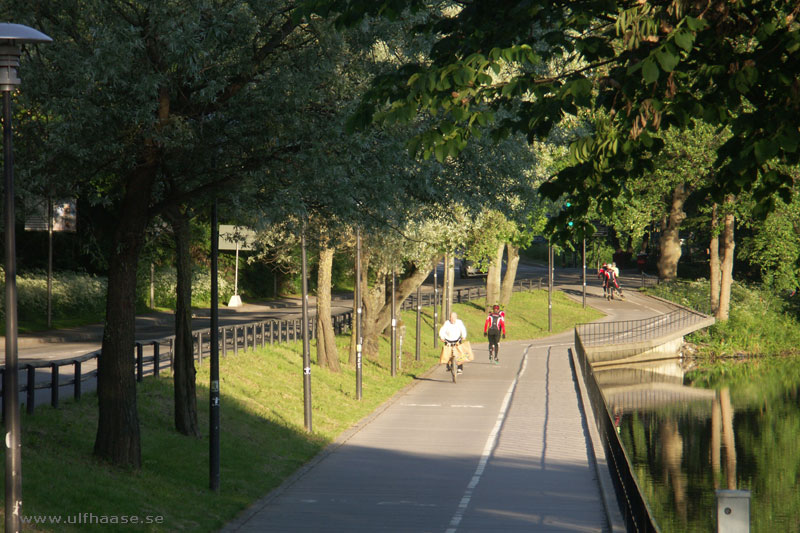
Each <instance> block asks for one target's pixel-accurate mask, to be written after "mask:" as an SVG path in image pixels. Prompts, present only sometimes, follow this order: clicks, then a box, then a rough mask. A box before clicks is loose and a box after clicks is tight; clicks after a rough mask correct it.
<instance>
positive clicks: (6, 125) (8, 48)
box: [0, 23, 52, 532]
mask: <svg viewBox="0 0 800 533" xmlns="http://www.w3.org/2000/svg"><path fill="white" fill-rule="evenodd" d="M51 41H52V39H51V38H50V37H48V36H47V35H45V34H44V33H41V32H39V31H37V30H34V29H33V28H29V27H28V26H23V25H21V24H7V23H3V24H0V91H2V92H3V176H4V185H5V204H4V205H5V225H6V246H5V268H6V299H5V305H6V365H5V371H4V372H3V415H4V416H5V425H6V438H5V443H6V450H5V454H6V472H5V491H6V492H5V530H6V531H8V532H16V531H19V530H20V527H21V517H22V442H21V440H20V432H21V431H20V416H19V390H18V387H19V383H18V382H19V376H18V375H17V372H18V371H19V365H18V362H17V250H16V248H17V243H16V234H15V233H14V150H13V145H12V140H11V91H13V90H15V89H16V88H17V87H19V86H20V85H21V84H22V80H20V79H19V72H18V69H19V56H20V53H21V52H20V45H21V44H24V43H49V42H51Z"/></svg>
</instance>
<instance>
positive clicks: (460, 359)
mask: <svg viewBox="0 0 800 533" xmlns="http://www.w3.org/2000/svg"><path fill="white" fill-rule="evenodd" d="M450 350H455V351H456V352H457V353H456V362H457V363H458V364H461V363H466V362H469V361H474V360H475V354H473V353H472V346H471V345H470V343H469V341H463V342H462V343H461V344H459V345H458V346H454V347H450V346H448V345H447V344H444V345H442V352H441V354H440V355H439V364H440V365H444V364H447V363H449V362H450Z"/></svg>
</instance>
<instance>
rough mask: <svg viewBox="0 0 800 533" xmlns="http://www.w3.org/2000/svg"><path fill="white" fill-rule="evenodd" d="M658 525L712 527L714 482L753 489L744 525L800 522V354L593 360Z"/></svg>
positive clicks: (773, 527)
mask: <svg viewBox="0 0 800 533" xmlns="http://www.w3.org/2000/svg"><path fill="white" fill-rule="evenodd" d="M595 376H596V378H597V381H598V384H599V385H600V386H601V389H602V390H603V395H604V397H605V400H606V404H607V405H608V407H609V410H610V412H611V413H613V414H614V419H615V425H616V426H617V431H618V433H619V436H620V440H621V441H622V444H623V446H624V448H625V450H626V452H627V454H628V457H629V459H630V460H631V463H632V464H633V469H634V472H635V475H636V477H637V479H638V481H639V485H640V487H641V489H642V491H643V493H644V495H645V498H646V500H647V501H648V503H649V505H650V508H651V511H652V513H653V515H654V517H655V519H656V522H657V523H658V525H659V527H660V528H661V531H662V532H664V533H673V532H675V533H678V532H680V533H693V532H703V533H707V532H711V531H715V524H716V520H715V512H716V502H715V490H716V489H739V490H749V491H750V492H751V502H750V531H751V532H753V533H758V532H764V533H766V532H774V531H787V532H788V531H800V490H799V489H800V402H799V400H800V359H796V358H769V359H761V360H751V361H747V362H742V361H739V362H730V363H726V364H724V365H722V366H719V367H718V368H717V369H715V370H713V371H690V372H686V371H684V369H683V366H682V364H681V361H680V360H678V359H673V360H667V361H659V362H654V363H647V364H639V365H636V366H625V367H619V366H617V367H608V368H606V369H598V368H596V369H595Z"/></svg>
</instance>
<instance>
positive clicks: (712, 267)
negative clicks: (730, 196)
mask: <svg viewBox="0 0 800 533" xmlns="http://www.w3.org/2000/svg"><path fill="white" fill-rule="evenodd" d="M717 210H718V206H717V203H716V202H714V205H713V206H712V207H711V242H710V243H709V245H708V268H709V272H708V281H709V285H710V291H709V298H710V300H711V301H710V303H711V313H712V314H713V315H714V316H717V311H718V310H719V288H720V263H719V215H718V213H717Z"/></svg>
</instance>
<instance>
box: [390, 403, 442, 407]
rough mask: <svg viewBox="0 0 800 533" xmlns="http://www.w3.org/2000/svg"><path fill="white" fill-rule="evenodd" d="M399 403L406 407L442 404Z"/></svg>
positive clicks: (439, 405) (438, 405)
mask: <svg viewBox="0 0 800 533" xmlns="http://www.w3.org/2000/svg"><path fill="white" fill-rule="evenodd" d="M400 405H404V406H406V407H441V406H442V404H440V403H401V404H400Z"/></svg>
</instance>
